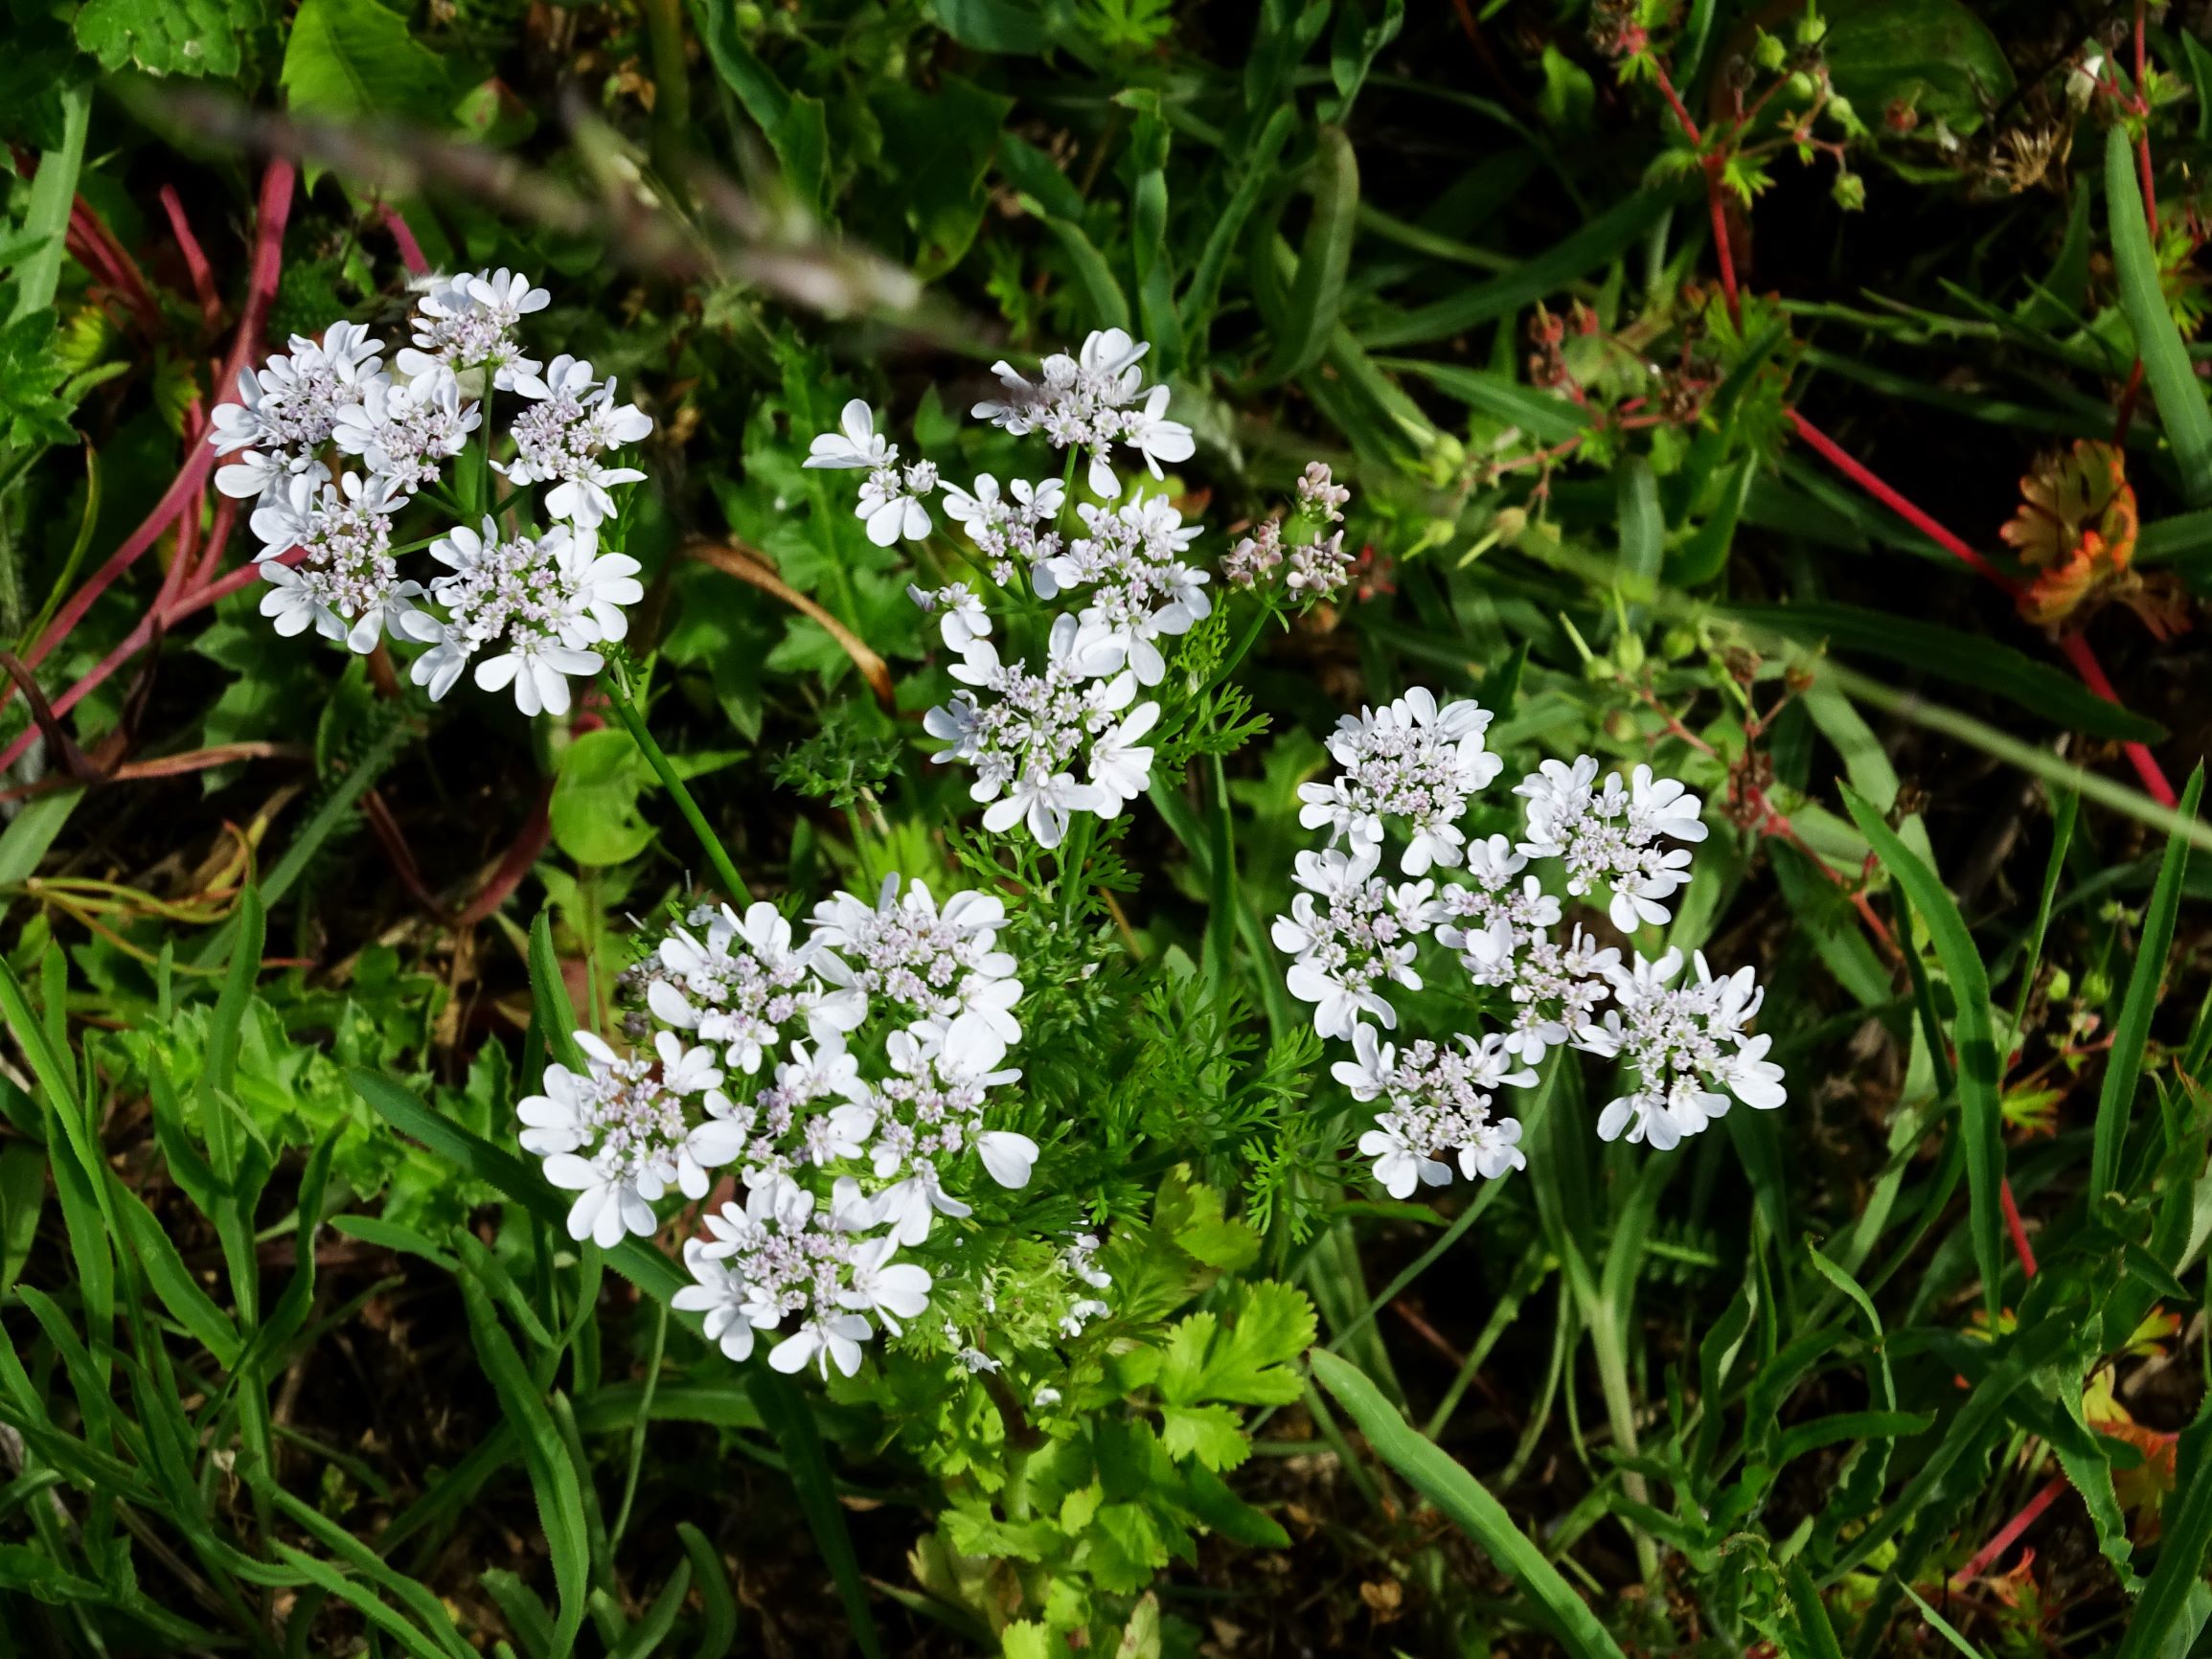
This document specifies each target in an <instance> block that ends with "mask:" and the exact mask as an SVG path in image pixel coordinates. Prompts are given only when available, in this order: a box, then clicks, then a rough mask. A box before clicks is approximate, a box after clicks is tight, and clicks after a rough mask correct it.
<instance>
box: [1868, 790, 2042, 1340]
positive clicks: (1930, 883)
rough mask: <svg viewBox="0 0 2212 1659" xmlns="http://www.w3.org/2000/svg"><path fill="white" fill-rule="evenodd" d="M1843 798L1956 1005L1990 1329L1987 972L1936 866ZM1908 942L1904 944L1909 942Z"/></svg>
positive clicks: (1993, 1135)
mask: <svg viewBox="0 0 2212 1659" xmlns="http://www.w3.org/2000/svg"><path fill="white" fill-rule="evenodd" d="M1842 789H1843V804H1844V805H1845V806H1846V807H1849V808H1850V809H1851V817H1852V821H1853V822H1854V823H1856V824H1857V825H1858V826H1859V833H1860V834H1862V835H1864V836H1865V837H1866V839H1867V842H1868V844H1869V845H1870V846H1872V847H1873V849H1874V852H1875V856H1876V857H1878V858H1880V859H1881V862H1882V864H1883V866H1884V867H1885V868H1887V870H1888V871H1889V874H1890V875H1891V876H1892V877H1894V878H1895V879H1896V881H1897V883H1898V885H1899V886H1900V887H1901V888H1902V889H1903V890H1904V894H1905V896H1906V898H1909V899H1910V900H1911V901H1912V907H1913V909H1915V910H1917V911H1918V912H1920V915H1921V919H1922V920H1924V921H1926V922H1927V930H1928V934H1929V936H1930V937H1931V938H1932V939H1933V940H1934V942H1935V953H1936V956H1937V957H1938V959H1940V960H1941V962H1942V963H1943V970H1944V974H1945V976H1946V977H1947V978H1948V979H1949V980H1950V991H1951V998H1952V1000H1953V1002H1954V1003H1955V1004H1956V1005H1957V1012H1956V1015H1955V1019H1954V1023H1953V1026H1952V1037H1953V1041H1954V1043H1955V1045H1956V1047H1957V1049H1958V1104H1959V1129H1960V1133H1961V1134H1962V1135H1963V1136H1964V1137H1965V1148H1966V1184H1967V1197H1968V1200H1969V1203H1970V1205H1971V1211H1972V1213H1971V1215H1970V1216H1969V1218H1968V1225H1969V1228H1970V1230H1971V1233H1972V1238H1973V1259H1974V1264H1975V1265H1976V1266H1977V1267H1978V1268H1979V1269H1980V1270H1981V1279H1982V1300H1983V1303H1984V1305H1985V1307H1987V1308H1988V1310H1989V1318H1990V1327H1991V1329H1995V1327H1996V1322H1997V1314H1998V1310H1999V1308H2000V1307H2001V1306H2002V1300H2003V1296H2002V1293H2003V1288H2004V1284H2003V1281H2004V1215H2003V1209H2002V1199H2001V1197H2000V1195H1999V1188H2000V1187H2001V1186H2002V1185H2003V1183H2004V1177H2005V1148H2004V1141H2003V1139H2002V1136H2001V1133H2000V1131H2001V1128H2002V1125H2003V1117H2002V1114H2001V1112H2000V1110H1999V1107H1998V1102H1997V1050H1996V1036H1995V1031H1994V1030H1993V1028H1992V1023H1991V1020H1990V998H1989V975H1988V973H1987V972H1986V971H1985V970H1984V969H1983V967H1982V960H1981V952H1980V951H1978V950H1976V949H1975V948H1974V943H1973V936H1972V935H1971V934H1969V933H1968V932H1967V927H1966V920H1965V919H1964V918H1963V917H1961V916H1960V915H1959V913H1958V906H1957V905H1956V904H1955V903H1953V902H1952V901H1951V897H1950V893H1948V892H1947V891H1945V889H1944V885H1943V883H1942V882H1941V881H1939V880H1938V879H1936V874H1935V872H1934V871H1933V870H1931V869H1930V868H1929V867H1928V866H1927V863H1926V862H1925V861H1923V860H1922V859H1921V857H1920V856H1919V855H1918V854H1917V853H1915V852H1913V851H1912V850H1911V849H1910V848H1908V847H1907V846H1905V844H1904V842H1903V841H1901V840H1899V839H1898V837H1897V832H1896V831H1895V830H1891V829H1890V827H1889V826H1888V825H1887V824H1885V823H1883V822H1882V818H1881V813H1880V812H1878V811H1876V810H1875V809H1874V807H1871V806H1870V805H1868V804H1867V801H1866V799H1865V798H1864V797H1863V796H1861V795H1860V794H1859V791H1858V790H1856V789H1854V788H1852V787H1851V785H1850V784H1843V785H1842ZM1908 948H1909V946H1908Z"/></svg>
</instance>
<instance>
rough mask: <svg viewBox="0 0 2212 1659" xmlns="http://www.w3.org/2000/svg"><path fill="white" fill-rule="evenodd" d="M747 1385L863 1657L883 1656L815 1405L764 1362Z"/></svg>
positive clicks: (751, 1369)
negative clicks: (781, 1455) (779, 1452)
mask: <svg viewBox="0 0 2212 1659" xmlns="http://www.w3.org/2000/svg"><path fill="white" fill-rule="evenodd" d="M745 1387H746V1389H747V1391H748V1392H749V1393H750V1394H751V1395H752V1397H753V1403H754V1404H755V1405H757V1406H758V1407H760V1411H761V1420H762V1421H763V1422H764V1423H765V1424H766V1425H767V1428H768V1433H769V1434H770V1435H771V1436H772V1437H774V1439H775V1442H776V1444H777V1445H778V1446H779V1447H781V1448H782V1450H783V1453H784V1459H785V1463H786V1466H787V1467H788V1469H789V1471H790V1475H791V1485H792V1486H793V1487H794V1488H795V1489H797V1491H798V1494H799V1507H800V1508H801V1509H802V1510H804V1511H806V1513H807V1525H808V1526H809V1527H810V1528H811V1529H812V1531H813V1534H814V1543H815V1546H816V1547H817V1548H819V1549H820V1550H821V1552H822V1561H823V1564H824V1565H825V1566H827V1567H828V1568H829V1569H830V1577H831V1579H832V1581H833V1582H834V1583H835V1584H836V1586H837V1600H838V1601H840V1602H843V1603H844V1605H845V1617H846V1620H847V1621H848V1622H849V1624H850V1625H851V1626H852V1634H853V1639H854V1641H855V1643H857V1644H858V1645H859V1648H860V1651H861V1653H862V1654H864V1655H865V1656H866V1659H883V1643H882V1640H881V1638H879V1637H878V1635H877V1633H876V1615H875V1614H874V1613H873V1612H872V1611H871V1610H870V1609H869V1606H868V1586H867V1583H866V1581H865V1580H864V1579H862V1578H861V1576H860V1557H859V1555H858V1554H857V1553H856V1552H855V1550H854V1548H853V1534H851V1533H850V1532H849V1531H848V1530H847V1529H846V1526H845V1510H844V1506H843V1505H841V1504H840V1503H838V1502H837V1489H836V1487H835V1486H834V1484H832V1481H831V1479H830V1460H829V1457H828V1455H827V1454H826V1453H824V1451H823V1450H822V1434H821V1430H820V1429H819V1428H818V1427H817V1426H816V1425H815V1422H814V1413H813V1408H812V1407H811V1406H810V1405H809V1404H808V1402H807V1397H806V1396H805V1395H803V1394H801V1393H800V1392H799V1385H798V1384H797V1383H795V1382H793V1381H792V1380H791V1379H790V1378H789V1377H787V1376H786V1375H784V1374H783V1373H782V1372H780V1371H771V1370H769V1369H768V1367H767V1366H765V1365H762V1364H759V1363H755V1364H754V1365H752V1366H751V1367H749V1368H748V1370H747V1373H746V1376H745Z"/></svg>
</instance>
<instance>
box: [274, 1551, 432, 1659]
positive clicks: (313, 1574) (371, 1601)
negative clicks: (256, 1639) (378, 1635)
mask: <svg viewBox="0 0 2212 1659" xmlns="http://www.w3.org/2000/svg"><path fill="white" fill-rule="evenodd" d="M273 1547H274V1548H275V1550H276V1552H277V1555H278V1556H279V1557H281V1558H282V1559H284V1560H285V1561H288V1562H290V1563H291V1565H292V1567H293V1568H294V1569H295V1570H297V1571H298V1573H299V1574H300V1576H301V1577H302V1578H304V1579H307V1580H308V1582H309V1583H311V1584H313V1585H315V1586H316V1587H317V1588H319V1589H323V1590H327V1591H329V1592H330V1593H331V1595H333V1596H335V1597H337V1598H338V1600H339V1601H341V1602H345V1603H346V1604H347V1605H349V1606H351V1607H352V1608H353V1610H354V1611H355V1612H357V1613H359V1614H360V1615H361V1616H362V1617H363V1618H364V1619H366V1620H368V1621H369V1623H370V1624H372V1625H376V1627H377V1628H378V1629H380V1630H382V1631H384V1632H385V1633H386V1634H388V1635H389V1636H391V1638H392V1639H393V1640H394V1641H395V1642H397V1643H399V1646H400V1647H402V1648H405V1649H406V1650H407V1651H408V1652H410V1653H412V1654H413V1655H415V1659H452V1655H451V1654H449V1653H447V1652H446V1651H445V1649H444V1648H440V1647H439V1646H438V1644H437V1643H435V1642H433V1641H431V1640H430V1638H429V1637H427V1636H425V1635H423V1634H422V1631H420V1630H418V1629H416V1628H415V1626H414V1625H411V1624H409V1623H408V1622H407V1621H406V1620H405V1619H403V1618H401V1617H400V1616H399V1613H398V1612H397V1611H396V1610H395V1609H394V1608H393V1607H392V1606H391V1605H390V1604H388V1603H387V1602H385V1601H384V1600H383V1599H382V1598H381V1597H379V1596H378V1595H376V1592H375V1591H373V1590H371V1589H370V1588H369V1587H368V1586H367V1585H366V1584H363V1583H361V1582H360V1581H359V1580H357V1579H349V1578H348V1577H346V1575H345V1574H343V1573H341V1572H339V1571H338V1569H337V1568H335V1567H333V1566H331V1563H330V1562H328V1561H325V1560H320V1559H318V1558H317V1557H313V1556H310V1555H308V1552H307V1551H305V1550H301V1549H295V1548H294V1547H293V1546H292V1545H290V1544H286V1543H284V1542H281V1541H280V1542H278V1543H276V1544H275V1545H274V1546H273Z"/></svg>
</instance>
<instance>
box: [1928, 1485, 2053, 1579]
mask: <svg viewBox="0 0 2212 1659" xmlns="http://www.w3.org/2000/svg"><path fill="white" fill-rule="evenodd" d="M2065 1489H2066V1477H2065V1476H2064V1475H2053V1476H2052V1477H2051V1478H2050V1479H2049V1480H2047V1481H2045V1482H2044V1483H2043V1485H2042V1488H2041V1490H2039V1491H2038V1492H2037V1493H2036V1495H2035V1496H2034V1497H2032V1498H2030V1499H2029V1500H2028V1502H2027V1507H2026V1508H2025V1509H2023V1510H2021V1511H2020V1512H2019V1513H2018V1514H2017V1515H2015V1516H2014V1517H2013V1518H2012V1519H2011V1520H2009V1521H2007V1522H2006V1523H2005V1524H2004V1525H2003V1526H2002V1527H2000V1528H1998V1529H1997V1535H1996V1536H1995V1537H1994V1538H1992V1539H1991V1540H1990V1541H1989V1542H1988V1543H1986V1544H1984V1545H1983V1546H1982V1547H1981V1549H1980V1550H1979V1551H1977V1552H1976V1553H1975V1555H1974V1557H1973V1560H1971V1561H1969V1562H1968V1563H1967V1564H1966V1565H1965V1566H1963V1567H1961V1568H1960V1569H1959V1570H1958V1571H1957V1572H1955V1573H1953V1574H1952V1575H1951V1576H1950V1581H1951V1584H1952V1585H1953V1586H1954V1587H1955V1586H1957V1585H1960V1584H1964V1583H1967V1582H1968V1581H1969V1580H1971V1579H1978V1578H1980V1577H1981V1575H1982V1574H1984V1573H1986V1572H1988V1571H1989V1569H1990V1568H1991V1567H1992V1566H1993V1565H1995V1562H1996V1558H1997V1557H1999V1556H2001V1555H2003V1554H2004V1553H2005V1552H2006V1551H2007V1550H2009V1549H2011V1548H2012V1547H2013V1545H2014V1544H2015V1543H2017V1542H2018V1539H2019V1535H2020V1534H2022V1533H2024V1532H2026V1531H2027V1530H2028V1529H2029V1528H2030V1527H2032V1526H2034V1525H2035V1524H2036V1522H2037V1521H2038V1520H2039V1519H2041V1516H2042V1512H2043V1511H2045V1510H2047V1509H2049V1508H2050V1507H2051V1506H2052V1505H2053V1504H2055V1503H2057V1502H2058V1501H2059V1494H2060V1493H2061V1492H2063V1491H2064V1490H2065Z"/></svg>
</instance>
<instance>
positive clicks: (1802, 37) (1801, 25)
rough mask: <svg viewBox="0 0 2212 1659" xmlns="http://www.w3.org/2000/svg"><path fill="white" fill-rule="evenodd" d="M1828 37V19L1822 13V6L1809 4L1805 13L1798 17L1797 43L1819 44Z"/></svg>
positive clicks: (1805, 44) (1804, 44) (1806, 44)
mask: <svg viewBox="0 0 2212 1659" xmlns="http://www.w3.org/2000/svg"><path fill="white" fill-rule="evenodd" d="M1827 38H1828V19H1827V18H1825V17H1823V16H1821V15H1820V8H1819V7H1817V6H1808V7H1806V8H1805V15H1804V16H1802V17H1800V18H1798V19H1797V44H1798V45H1800V46H1817V45H1819V44H1820V43H1821V42H1822V41H1823V40H1825V39H1827Z"/></svg>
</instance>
